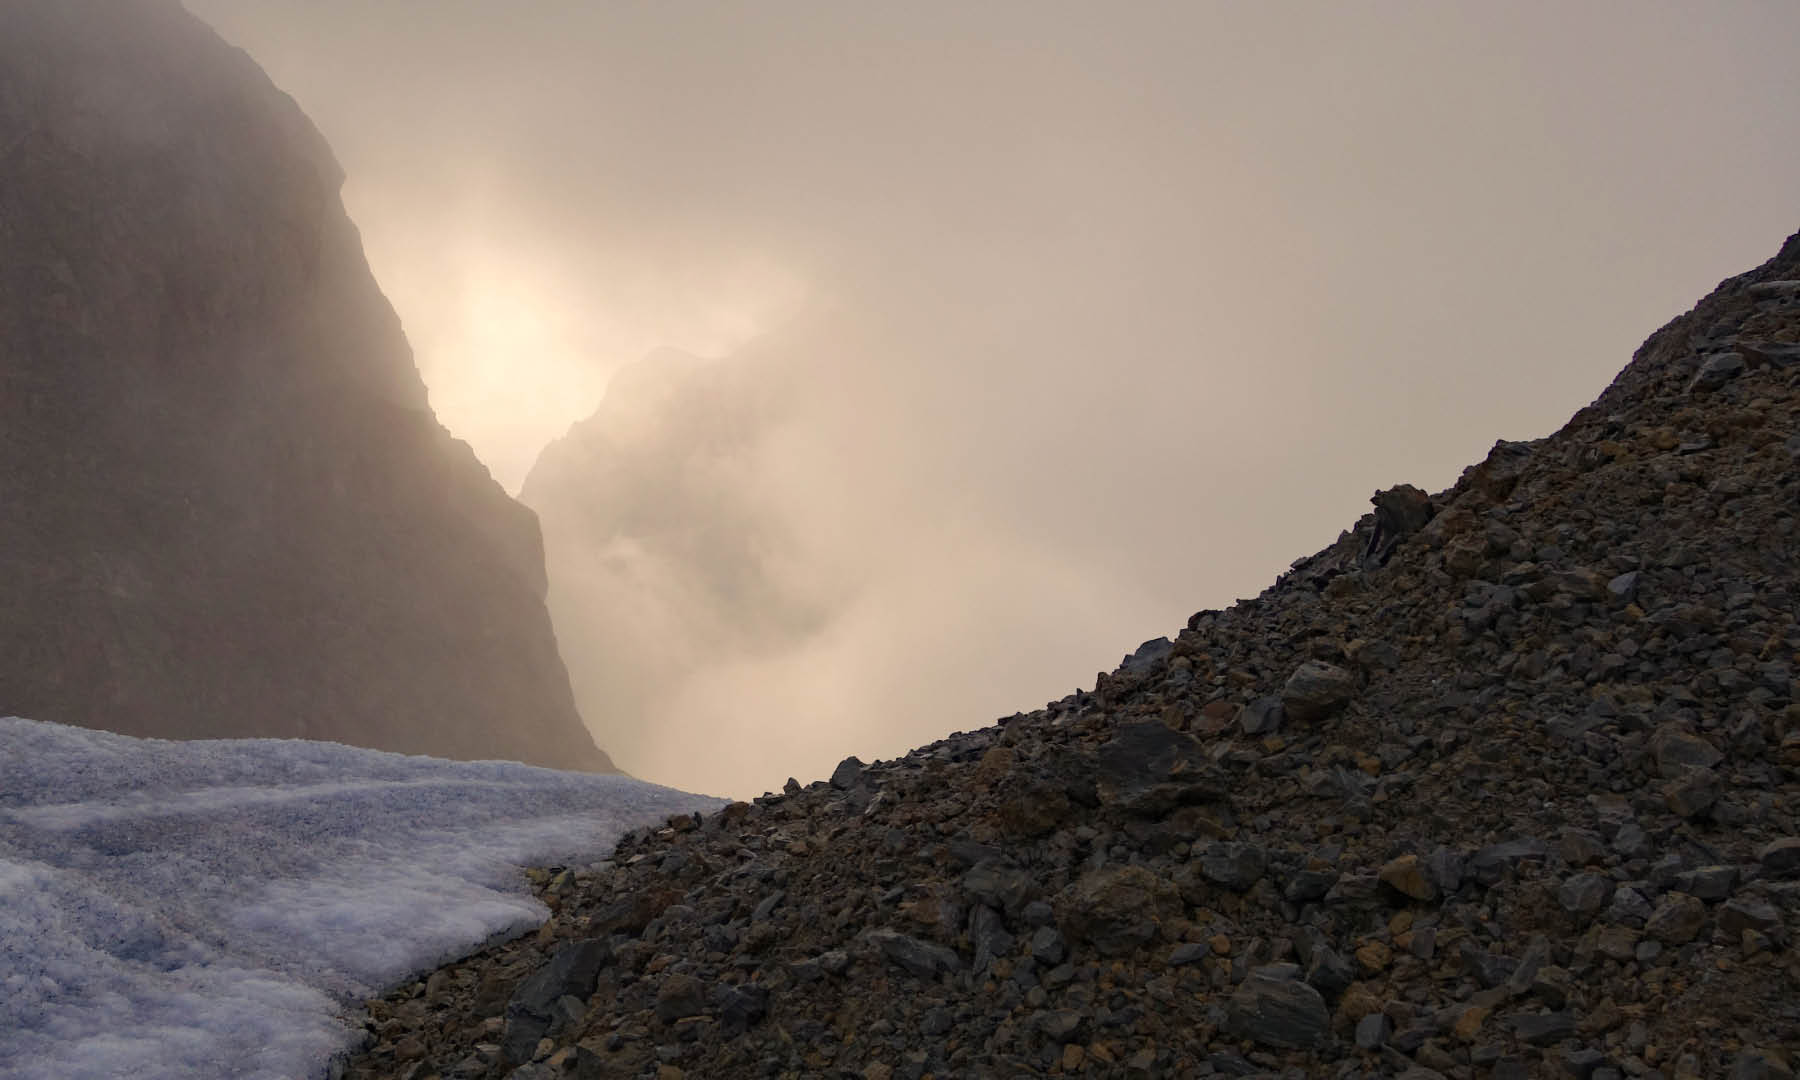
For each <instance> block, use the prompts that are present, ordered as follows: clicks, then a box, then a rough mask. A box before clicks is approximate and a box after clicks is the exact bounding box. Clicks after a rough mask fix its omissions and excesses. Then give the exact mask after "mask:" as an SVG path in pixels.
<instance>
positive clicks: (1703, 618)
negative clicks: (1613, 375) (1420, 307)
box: [347, 235, 1800, 1080]
mask: <svg viewBox="0 0 1800 1080" xmlns="http://www.w3.org/2000/svg"><path fill="white" fill-rule="evenodd" d="M1797 432H1800V235H1796V236H1794V237H1791V238H1790V239H1788V241H1787V242H1786V243H1785V244H1784V245H1783V246H1782V247H1781V250H1780V252H1779V253H1778V254H1777V255H1776V256H1775V257H1774V258H1773V259H1771V260H1770V261H1769V262H1768V263H1766V264H1764V265H1763V266H1761V267H1759V268H1757V269H1755V270H1752V271H1750V272H1748V273H1745V274H1742V275H1739V276H1737V277H1734V278H1731V279H1729V280H1727V281H1725V282H1724V283H1722V284H1721V285H1720V286H1719V287H1718V289H1717V290H1716V291H1714V292H1713V293H1712V294H1711V295H1709V296H1708V297H1706V298H1705V299H1704V300H1702V301H1701V302H1700V303H1699V304H1698V305H1697V306H1696V307H1695V308H1694V309H1693V310H1692V311H1690V312H1688V313H1687V314H1685V315H1683V316H1681V317H1679V318H1677V319H1675V320H1674V321H1672V322H1670V323H1669V324H1668V325H1666V326H1664V327H1663V328H1662V329H1660V330H1658V331H1657V332H1656V333H1655V334H1653V335H1652V336H1651V337H1650V339H1649V340H1648V341H1647V342H1646V343H1645V344H1644V345H1643V347H1642V348H1640V349H1639V350H1638V351H1637V353H1636V354H1635V356H1634V357H1633V358H1632V359H1631V361H1630V363H1629V364H1628V365H1627V366H1626V367H1625V369H1624V370H1623V371H1622V372H1621V373H1620V374H1619V376H1618V377H1617V379H1616V380H1615V381H1614V382H1613V383H1612V385H1611V386H1610V387H1608V388H1607V389H1606V390H1605V392H1604V393H1602V394H1601V395H1600V397H1599V398H1598V399H1597V400H1596V401H1595V402H1593V403H1592V404H1591V405H1589V406H1587V407H1585V408H1583V409H1581V410H1580V411H1579V412H1577V413H1576V414H1575V415H1574V417H1573V418H1572V419H1571V420H1570V421H1569V422H1568V424H1566V425H1565V426H1564V427H1563V428H1562V429H1561V430H1559V431H1557V432H1556V433H1555V434H1553V435H1550V436H1548V437H1545V438H1542V439H1537V440H1532V441H1524V442H1501V443H1498V444H1497V445H1496V446H1495V447H1494V449H1493V451H1492V452H1491V453H1490V454H1489V455H1488V456H1487V457H1486V459H1485V460H1483V461H1481V462H1479V463H1477V464H1475V465H1474V466H1472V467H1471V468H1469V469H1468V470H1467V471H1466V472H1465V473H1464V474H1463V475H1462V477H1461V478H1460V479H1459V480H1458V481H1457V483H1456V484H1455V485H1454V486H1453V487H1452V488H1450V489H1449V490H1446V491H1442V492H1438V493H1436V494H1427V493H1426V492H1424V491H1421V490H1418V489H1417V488H1412V487H1409V486H1407V485H1400V486H1397V487H1394V488H1391V489H1389V490H1387V491H1383V492H1379V493H1377V494H1376V495H1375V497H1374V499H1373V502H1374V505H1375V509H1374V512H1372V513H1370V514H1368V515H1365V516H1364V517H1363V518H1362V519H1361V520H1359V521H1357V522H1356V523H1355V524H1354V526H1353V527H1352V528H1350V529H1348V530H1346V531H1345V532H1344V533H1343V534H1342V536H1341V537H1340V538H1339V540H1338V541H1337V542H1336V543H1335V544H1333V545H1332V546H1331V547H1329V548H1327V549H1326V550H1324V551H1321V552H1319V553H1317V554H1314V555H1311V556H1308V557H1305V558H1302V559H1300V560H1298V561H1297V562H1295V563H1294V564H1293V566H1292V569H1291V570H1290V571H1289V572H1288V573H1286V574H1284V575H1283V576H1282V577H1281V578H1280V579H1279V580H1277V581H1276V582H1275V583H1274V584H1273V585H1272V586H1271V587H1269V588H1268V589H1267V590H1265V591H1264V592H1263V593H1262V594H1261V595H1260V596H1258V597H1256V598H1255V599H1252V600H1246V601H1242V602H1240V603H1238V604H1236V605H1234V606H1233V607H1232V608H1230V609H1229V610H1225V611H1203V612H1200V613H1198V614H1196V615H1195V616H1194V617H1193V618H1192V619H1191V620H1189V622H1188V625H1187V626H1186V628H1184V629H1183V630H1182V631H1181V632H1180V633H1179V634H1178V635H1176V636H1175V637H1174V638H1173V639H1172V640H1171V639H1168V638H1156V639H1153V640H1151V641H1149V642H1146V643H1144V644H1143V645H1142V646H1140V647H1139V648H1137V649H1136V650H1135V651H1134V652H1132V653H1131V654H1130V655H1129V656H1128V657H1127V658H1126V659H1125V661H1124V662H1123V663H1122V664H1121V665H1120V666H1119V667H1118V668H1117V669H1116V670H1114V671H1112V672H1110V673H1104V674H1102V675H1101V676H1100V677H1099V678H1098V680H1097V682H1096V685H1094V686H1093V687H1092V688H1090V689H1086V690H1082V691H1078V692H1076V693H1073V694H1070V695H1068V696H1066V697H1064V698H1062V699H1060V700H1058V701H1055V702H1052V703H1050V704H1049V705H1048V706H1046V707H1045V708H1042V709H1037V710H1034V711H1032V712H1029V713H1019V714H1017V715H1014V716H1011V717H1007V718H1004V719H1002V720H1001V721H999V722H998V723H997V724H995V725H993V726H990V727H986V728H983V729H980V730H977V731H971V732H961V733H957V734H954V735H951V736H949V737H948V738H946V739H943V740H941V741H939V742H937V743H934V744H932V745H929V746H925V747H922V748H920V749H918V750H915V751H913V752H912V753H909V754H907V755H905V756H904V757H901V758H898V759H895V760H891V761H881V762H876V763H874V764H870V765H865V764H864V763H863V762H861V761H858V760H856V759H854V758H852V759H849V760H846V761H845V762H844V763H843V764H841V765H840V766H839V767H838V768H837V769H836V770H835V771H834V772H833V773H832V775H831V777H830V779H829V780H828V781H820V782H817V783H814V784H812V785H810V786H806V787H802V786H801V785H799V784H791V785H789V787H788V789H787V790H786V791H784V792H782V793H780V794H769V795H765V796H763V797H760V798H757V799H755V800H753V801H752V802H748V803H736V804H733V805H732V806H729V807H727V808H726V809H724V810H722V811H720V812H718V813H715V814H711V815H706V816H701V815H693V816H682V817H676V818H673V819H670V820H669V821H668V822H667V823H665V824H664V825H662V826H661V827H656V828H650V829H644V830H639V831H636V832H633V833H630V834H627V835H626V836H624V837H623V838H621V840H620V842H619V845H618V847H617V849H616V851H615V852H614V854H613V856H612V858H611V859H610V860H609V861H608V862H607V863H606V864H604V865H603V866H600V867H598V868H593V869H581V870H578V871H575V872H572V873H568V874H563V875H560V876H558V877H556V878H554V879H553V880H550V881H549V883H548V884H546V885H545V886H544V887H543V889H542V893H543V895H544V896H545V897H546V899H547V902H549V904H550V906H551V907H553V908H554V910H555V912H556V914H555V915H554V916H553V917H552V919H551V920H550V922H549V923H547V924H546V925H545V927H544V928H543V929H542V930H540V932H539V933H538V935H536V936H535V937H534V938H531V939H526V940H521V941H518V942H513V943H510V944H507V945H504V946H498V947H495V948H493V949H490V950H487V951H485V952H483V953H481V954H478V955H476V956H474V957H471V958H468V959H467V960H464V961H461V962H458V963H455V964H452V965H450V966H448V967H447V968H445V969H443V970H442V971H441V972H439V973H437V974H434V975H432V976H431V977H430V978H429V979H426V980H424V981H423V982H422V983H414V984H410V985H409V986H407V987H404V988H402V989H401V991H400V992H398V993H397V994H396V995H395V996H393V997H392V998H390V999H388V1000H386V1001H383V1002H379V1003H376V1004H375V1005H374V1007H373V1013H374V1019H373V1020H372V1030H373V1031H374V1032H375V1035H374V1036H373V1038H374V1045H373V1046H372V1047H371V1048H370V1049H369V1050H368V1051H367V1052H365V1053H364V1054H363V1055H362V1056H360V1057H359V1058H357V1059H355V1060H354V1061H353V1062H352V1063H351V1064H350V1066H349V1068H348V1070H347V1075H348V1076H351V1077H374V1076H388V1075H394V1074H395V1073H396V1072H400V1071H402V1070H411V1072H412V1073H413V1074H414V1075H428V1074H436V1075H442V1076H445V1077H457V1076H485V1075H499V1074H502V1073H504V1074H506V1075H510V1076H513V1077H516V1078H527V1077H528V1078H531V1080H537V1078H544V1077H552V1076H565V1075H574V1076H578V1077H601V1076H625V1077H651V1076H655V1077H659V1078H661V1080H679V1078H681V1077H684V1076H691V1077H743V1076H782V1077H799V1076H851V1077H863V1078H865V1080H897V1078H898V1080H920V1078H922V1077H926V1076H935V1077H946V1076H957V1077H989V1076H995V1077H999V1076H1005V1077H1012V1076H1056V1075H1062V1076H1069V1075H1085V1076H1101V1077H1115V1076H1116V1077H1176V1078H1185V1077H1206V1076H1252V1075H1255V1076H1270V1077H1273V1076H1281V1077H1289V1076H1294V1077H1300V1076H1335V1077H1342V1078H1348V1077H1374V1076H1395V1075H1397V1076H1401V1077H1405V1078H1407V1080H1442V1078H1444V1077H1454V1078H1457V1080H1474V1078H1477V1077H1482V1078H1488V1077H1491V1078H1496V1080H1511V1078H1523V1077H1529V1076H1564V1075H1566V1076H1574V1077H1581V1078H1586V1080H1608V1078H1612V1080H1616V1078H1617V1077H1620V1076H1623V1075H1631V1076H1635V1077H1646V1078H1651V1077H1655V1078H1688V1077H1715V1076H1717V1077H1723V1076H1731V1077H1734V1078H1745V1080H1747V1078H1751V1077H1757V1078H1771V1080H1773V1078H1791V1077H1792V1076H1793V1075H1794V1067H1795V1057H1794V1056H1795V1055H1796V1054H1797V1053H1800V951H1797V950H1796V947H1795V932H1796V930H1797V929H1800V681H1796V679H1795V677H1794V676H1795V668H1796V665H1800V621H1796V620H1797V618H1800V543H1796V540H1795V532H1796V528H1797V525H1796V522H1797V520H1800V504H1797V503H1796V495H1797V494H1800V434H1797ZM546 1040H547V1041H546ZM509 1069H510V1070H511V1071H510V1072H507V1070H509Z"/></svg>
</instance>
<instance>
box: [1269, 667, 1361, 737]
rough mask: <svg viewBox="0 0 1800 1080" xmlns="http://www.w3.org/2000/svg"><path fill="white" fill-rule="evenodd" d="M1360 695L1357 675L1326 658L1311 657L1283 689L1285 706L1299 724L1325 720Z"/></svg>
mask: <svg viewBox="0 0 1800 1080" xmlns="http://www.w3.org/2000/svg"><path fill="white" fill-rule="evenodd" d="M1355 694H1356V676H1355V675H1352V674H1351V673H1350V672H1348V671H1345V670H1344V669H1343V668H1341V667H1338V666H1337V665H1335V664H1327V663H1326V662H1325V661H1323V660H1308V661H1306V662H1305V663H1303V664H1301V665H1300V666H1299V668H1297V669H1295V671H1294V673H1293V674H1292V675H1290V676H1289V677H1288V681H1287V684H1286V685H1285V686H1283V687H1282V689H1281V707H1282V709H1283V710H1284V711H1285V712H1286V713H1287V715H1288V717H1289V718H1291V719H1292V720H1294V721H1295V722H1296V723H1301V724H1306V723H1312V722H1314V721H1318V720H1323V719H1325V718H1326V717H1328V716H1330V715H1331V714H1332V713H1334V712H1337V711H1338V710H1339V709H1341V708H1343V707H1344V706H1345V705H1347V704H1349V702H1350V699H1351V698H1352V697H1353V696H1355Z"/></svg>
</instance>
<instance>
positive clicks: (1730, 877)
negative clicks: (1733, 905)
mask: <svg viewBox="0 0 1800 1080" xmlns="http://www.w3.org/2000/svg"><path fill="white" fill-rule="evenodd" d="M1737 878H1738V871H1737V867H1735V866H1702V867H1699V868H1698V869H1694V870H1684V871H1682V872H1681V873H1678V874H1676V875H1675V880H1674V882H1673V885H1674V887H1675V888H1676V889H1677V890H1679V891H1680V892H1684V893H1687V894H1688V895H1689V896H1697V897H1699V898H1700V899H1702V900H1705V901H1707V902H1708V903H1715V904H1716V903H1718V902H1719V901H1720V900H1723V899H1725V898H1726V897H1727V896H1730V895H1731V890H1732V889H1735V888H1737Z"/></svg>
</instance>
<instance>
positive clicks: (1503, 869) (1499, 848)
mask: <svg viewBox="0 0 1800 1080" xmlns="http://www.w3.org/2000/svg"><path fill="white" fill-rule="evenodd" d="M1549 854H1550V847H1549V845H1547V844H1545V843H1544V842H1543V841H1542V840H1539V839H1537V838H1535V837H1524V838H1521V839H1518V840H1508V841H1506V842H1504V843H1499V844H1490V845H1488V846H1487V847H1484V848H1482V849H1481V850H1479V851H1477V852H1475V854H1473V855H1471V856H1469V863H1468V873H1469V876H1470V877H1472V878H1474V879H1475V880H1476V881H1477V882H1479V883H1480V884H1481V885H1482V886H1484V887H1486V888H1490V889H1491V888H1493V887H1494V886H1496V885H1498V884H1500V882H1501V881H1503V880H1505V877H1506V874H1507V872H1508V871H1509V870H1514V869H1516V868H1517V867H1518V866H1519V864H1521V863H1526V862H1543V861H1544V860H1545V859H1546V858H1547V857H1548V856H1549Z"/></svg>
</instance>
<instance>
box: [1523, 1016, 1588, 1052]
mask: <svg viewBox="0 0 1800 1080" xmlns="http://www.w3.org/2000/svg"><path fill="white" fill-rule="evenodd" d="M1507 1023H1509V1024H1511V1025H1512V1029H1513V1031H1514V1032H1516V1033H1517V1034H1518V1036H1519V1038H1521V1039H1523V1040H1524V1041H1526V1042H1528V1043H1530V1044H1531V1045H1533V1046H1555V1045H1556V1044H1557V1043H1559V1042H1562V1041H1563V1040H1564V1039H1568V1038H1573V1037H1574V1035H1575V1031H1576V1023H1575V1014H1573V1013H1566V1012H1549V1013H1515V1014H1514V1015H1512V1016H1509V1017H1507Z"/></svg>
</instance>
